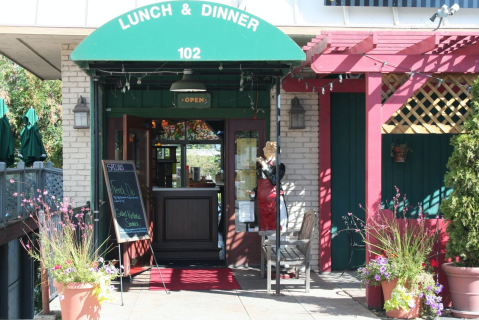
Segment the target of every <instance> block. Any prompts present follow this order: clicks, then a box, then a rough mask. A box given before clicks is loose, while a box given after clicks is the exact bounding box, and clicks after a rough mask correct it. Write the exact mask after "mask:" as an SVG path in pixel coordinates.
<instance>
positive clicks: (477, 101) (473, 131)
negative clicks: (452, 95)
mask: <svg viewBox="0 0 479 320" xmlns="http://www.w3.org/2000/svg"><path fill="white" fill-rule="evenodd" d="M472 95H473V100H472V101H471V104H470V113H469V115H468V117H467V119H466V121H465V123H464V130H465V133H464V134H460V135H457V136H455V137H453V138H452V139H451V145H452V146H454V152H453V153H452V155H451V157H450V158H449V161H448V162H447V168H448V169H449V170H448V172H447V173H446V176H445V184H446V187H449V188H453V191H452V193H451V195H450V196H449V197H448V198H447V199H445V200H444V201H443V202H442V204H441V207H440V209H441V211H442V213H443V214H444V218H445V219H446V220H448V222H449V223H448V226H447V233H448V234H449V240H448V242H447V245H446V257H447V258H452V259H453V261H456V262H457V263H458V264H460V265H464V266H466V267H479V78H478V79H476V80H475V81H474V85H473V86H472ZM457 257H458V259H457V260H456V258H457Z"/></svg>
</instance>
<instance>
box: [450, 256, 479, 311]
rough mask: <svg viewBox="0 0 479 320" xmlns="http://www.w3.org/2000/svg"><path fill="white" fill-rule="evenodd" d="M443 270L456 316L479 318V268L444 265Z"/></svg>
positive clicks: (451, 264)
mask: <svg viewBox="0 0 479 320" xmlns="http://www.w3.org/2000/svg"><path fill="white" fill-rule="evenodd" d="M441 267H442V270H443V271H444V273H445V274H446V275H447V282H448V283H449V293H450V294H451V300H452V309H451V312H452V314H453V315H454V316H456V317H459V318H467V319H475V318H479V268H466V267H455V266H454V264H453V263H452V262H451V263H444V264H443V265H442V266H441Z"/></svg>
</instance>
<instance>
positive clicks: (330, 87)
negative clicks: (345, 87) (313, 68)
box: [329, 82, 333, 91]
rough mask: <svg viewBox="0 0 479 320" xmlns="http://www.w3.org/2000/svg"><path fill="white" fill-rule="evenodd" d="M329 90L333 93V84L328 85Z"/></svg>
mask: <svg viewBox="0 0 479 320" xmlns="http://www.w3.org/2000/svg"><path fill="white" fill-rule="evenodd" d="M329 90H331V91H333V83H332V82H331V83H330V84H329Z"/></svg>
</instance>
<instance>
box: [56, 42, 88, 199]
mask: <svg viewBox="0 0 479 320" xmlns="http://www.w3.org/2000/svg"><path fill="white" fill-rule="evenodd" d="M75 47H76V44H62V50H61V56H62V70H61V71H62V106H63V194H64V196H66V197H69V198H70V201H73V202H75V205H76V206H83V205H85V204H86V201H89V200H90V163H91V161H90V153H91V147H90V130H89V129H73V111H72V110H73V108H74V107H75V105H76V104H77V103H78V98H79V97H80V96H83V97H84V98H85V99H86V101H87V106H88V107H90V78H89V77H88V76H87V75H86V74H85V73H84V72H83V71H81V70H80V68H79V67H78V66H77V65H76V64H74V63H73V62H72V61H70V54H71V52H72V51H73V49H75Z"/></svg>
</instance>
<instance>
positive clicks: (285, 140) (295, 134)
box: [270, 88, 319, 270]
mask: <svg viewBox="0 0 479 320" xmlns="http://www.w3.org/2000/svg"><path fill="white" fill-rule="evenodd" d="M271 92H272V94H271V96H272V97H273V98H272V99H271V132H270V140H272V141H276V136H277V134H276V97H275V92H276V91H275V88H273V90H272V91H271ZM294 97H297V98H298V99H299V102H300V104H301V106H302V107H303V108H304V110H305V111H306V113H305V115H304V118H305V126H306V128H305V129H290V128H289V122H290V116H289V110H290V109H291V100H292V99H293V98H294ZM280 99H281V162H282V163H284V165H285V166H286V174H285V177H284V178H283V180H282V183H283V189H284V192H285V197H286V202H287V207H288V212H289V226H288V227H289V228H294V229H299V228H300V226H301V222H302V217H303V214H304V212H306V211H307V210H308V209H314V210H315V211H316V212H318V210H319V202H318V199H319V132H318V130H319V97H318V93H286V92H285V91H284V90H281V96H280ZM318 248H319V245H318V230H316V235H315V242H314V243H313V248H312V257H313V261H312V269H313V270H319V267H318V265H319V263H318V262H319V261H318V260H319V249H318Z"/></svg>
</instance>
